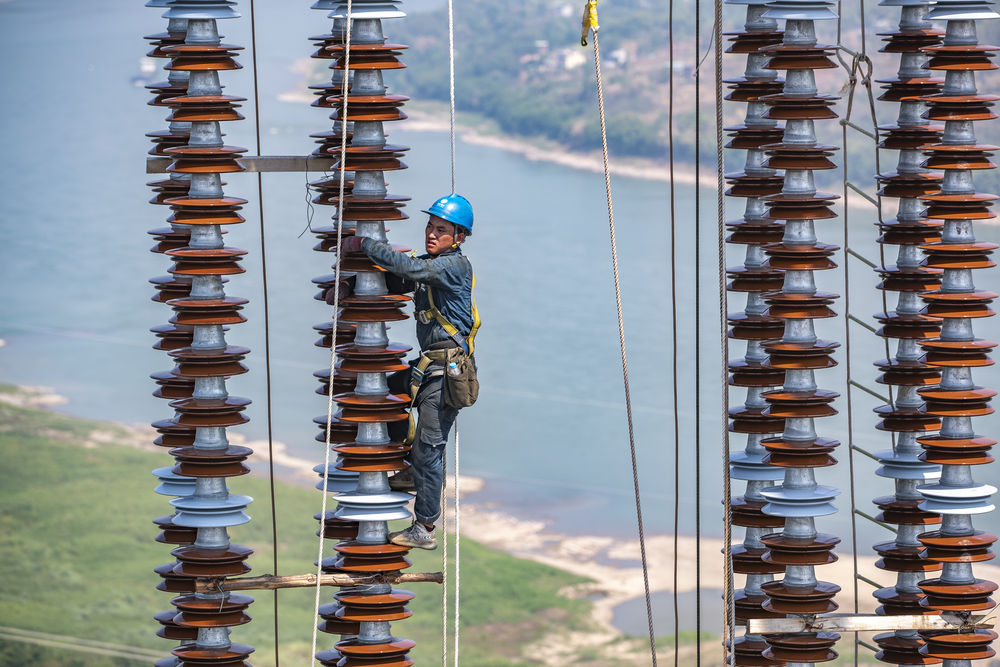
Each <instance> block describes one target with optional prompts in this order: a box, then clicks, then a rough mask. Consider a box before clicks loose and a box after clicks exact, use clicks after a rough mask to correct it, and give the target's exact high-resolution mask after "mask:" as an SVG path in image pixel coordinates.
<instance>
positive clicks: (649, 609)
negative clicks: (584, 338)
mask: <svg viewBox="0 0 1000 667" xmlns="http://www.w3.org/2000/svg"><path fill="white" fill-rule="evenodd" d="M598 29H599V26H598V22H597V0H588V2H587V5H586V7H585V8H584V13H583V35H582V37H581V39H580V43H581V44H582V45H583V46H586V45H587V34H588V31H589V32H592V33H593V35H594V70H595V73H596V76H597V110H598V114H599V116H600V120H601V150H602V157H603V159H604V190H605V193H606V195H607V201H608V230H609V232H610V235H611V268H612V273H613V276H614V283H615V305H616V307H617V310H618V342H619V345H620V347H621V354H622V382H623V384H624V388H625V416H626V419H627V420H628V441H629V452H630V454H631V458H632V485H633V488H634V490H635V514H636V521H637V523H638V526H639V555H640V558H641V560H642V583H643V592H644V595H645V600H646V623H647V626H648V628H649V650H650V658H651V660H652V665H653V667H656V665H657V662H656V637H655V635H654V632H653V605H652V598H651V597H650V594H649V565H648V561H647V558H646V535H645V530H644V528H643V520H642V501H641V497H640V493H639V466H638V462H637V457H636V448H635V427H634V423H633V420H632V392H631V389H630V387H629V378H628V355H627V354H626V348H625V318H624V316H623V314H622V289H621V279H620V277H619V273H618V244H617V241H616V239H615V213H614V206H613V203H612V196H611V166H610V162H609V160H608V128H607V123H606V118H605V114H604V80H603V78H602V76H601V49H600V46H599V44H598V39H597V32H598ZM675 562H676V561H675ZM675 569H676V568H675ZM675 598H676V596H675ZM675 653H676V652H675Z"/></svg>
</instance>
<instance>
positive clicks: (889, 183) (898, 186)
mask: <svg viewBox="0 0 1000 667" xmlns="http://www.w3.org/2000/svg"><path fill="white" fill-rule="evenodd" d="M875 178H876V180H878V182H879V183H881V184H882V186H883V188H882V190H879V191H878V194H881V195H882V196H884V197H910V198H912V197H919V196H920V195H927V194H933V193H935V192H938V191H940V190H941V181H942V180H943V179H944V174H943V173H941V172H924V173H917V174H914V173H905V172H904V173H899V172H897V171H887V172H883V173H881V174H878V175H877V176H876V177H875ZM897 193H898V194H897Z"/></svg>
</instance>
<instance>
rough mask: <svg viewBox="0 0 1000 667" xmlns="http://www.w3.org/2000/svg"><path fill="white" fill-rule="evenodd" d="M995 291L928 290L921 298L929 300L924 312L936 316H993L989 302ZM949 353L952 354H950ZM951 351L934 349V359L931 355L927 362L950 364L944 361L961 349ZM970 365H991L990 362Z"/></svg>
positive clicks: (994, 295)
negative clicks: (958, 291) (954, 291)
mask: <svg viewBox="0 0 1000 667" xmlns="http://www.w3.org/2000/svg"><path fill="white" fill-rule="evenodd" d="M996 297H997V295H996V293H994V292H987V291H985V290H980V291H977V292H963V293H947V292H927V293H925V294H921V295H920V298H921V299H923V300H924V301H926V302H928V303H927V306H926V307H925V308H924V309H923V312H925V313H927V314H928V315H932V316H934V317H967V318H979V317H993V315H994V314H995V313H994V312H993V310H992V309H991V308H990V307H989V304H990V303H991V302H992V301H993V300H994V299H996ZM949 353H950V355H951V356H949ZM949 353H946V352H945V351H944V350H942V349H939V350H935V351H934V354H933V356H934V360H933V361H932V359H931V358H930V357H928V358H927V359H926V361H927V363H937V364H938V365H948V364H945V363H941V362H944V361H945V360H947V359H950V358H951V357H953V356H955V355H958V354H960V350H958V349H953V350H950V351H949ZM969 365H983V366H985V365H989V364H988V363H982V364H972V363H970V364H969Z"/></svg>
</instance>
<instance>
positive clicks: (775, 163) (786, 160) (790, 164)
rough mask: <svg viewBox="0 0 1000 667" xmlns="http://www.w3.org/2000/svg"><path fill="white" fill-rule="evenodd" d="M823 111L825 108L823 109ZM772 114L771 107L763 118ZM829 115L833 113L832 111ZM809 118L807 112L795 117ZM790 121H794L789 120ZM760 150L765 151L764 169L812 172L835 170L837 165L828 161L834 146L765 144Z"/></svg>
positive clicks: (790, 114) (789, 114)
mask: <svg viewBox="0 0 1000 667" xmlns="http://www.w3.org/2000/svg"><path fill="white" fill-rule="evenodd" d="M823 108H824V109H825V107H823ZM772 112H774V108H773V107H772V108H771V109H770V110H769V111H768V112H767V113H765V116H766V115H768V114H770V113H772ZM830 113H833V112H832V111H831V112H830ZM785 115H788V116H792V115H793V114H792V113H790V112H789V113H786V114H785ZM799 115H801V116H809V115H810V114H809V113H807V112H802V113H800V114H797V115H796V116H799ZM790 120H795V118H794V117H793V118H791V119H790ZM761 148H762V149H764V150H766V151H767V155H768V157H767V159H766V160H765V161H764V163H763V165H762V166H764V167H767V168H769V169H812V170H824V169H836V168H837V164H836V163H835V162H834V161H833V160H831V159H830V156H831V155H833V153H832V151H833V150H835V148H836V147H834V146H821V145H818V144H817V145H815V146H795V145H794V144H766V145H764V146H761Z"/></svg>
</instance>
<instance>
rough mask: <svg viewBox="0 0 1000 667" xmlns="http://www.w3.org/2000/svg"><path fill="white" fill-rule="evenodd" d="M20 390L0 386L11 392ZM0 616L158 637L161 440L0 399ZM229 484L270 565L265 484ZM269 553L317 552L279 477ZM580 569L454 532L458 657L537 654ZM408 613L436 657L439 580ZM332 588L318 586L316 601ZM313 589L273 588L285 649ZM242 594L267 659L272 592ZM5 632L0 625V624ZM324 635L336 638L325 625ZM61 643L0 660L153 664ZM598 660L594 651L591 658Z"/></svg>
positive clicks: (164, 508) (260, 568)
mask: <svg viewBox="0 0 1000 667" xmlns="http://www.w3.org/2000/svg"><path fill="white" fill-rule="evenodd" d="M18 391H19V390H17V389H15V388H13V387H10V386H0V393H2V394H5V395H6V396H8V397H10V396H12V395H15V394H16V392H18ZM0 453H2V457H3V464H2V465H0V510H2V511H0V626H10V627H14V628H21V629H25V630H35V631H42V632H47V633H52V634H56V635H65V636H68V637H80V638H86V639H89V640H96V641H102V642H112V643H114V644H119V645H126V646H134V647H140V648H145V649H147V650H148V649H156V650H162V651H163V655H164V656H166V655H167V654H168V652H169V649H170V648H171V647H172V646H173V642H168V641H165V640H162V639H158V638H157V637H156V636H155V634H154V633H155V631H156V628H157V627H158V625H157V624H156V622H155V621H153V620H152V618H151V617H152V616H153V615H154V614H156V613H158V612H160V611H164V610H167V609H170V608H171V607H170V604H169V599H170V595H169V594H166V593H161V592H159V591H156V590H155V588H154V587H155V585H156V584H157V582H158V581H159V578H158V577H157V576H156V575H155V574H153V573H152V569H153V568H154V567H156V566H157V565H159V564H161V563H164V562H167V561H170V560H172V559H171V558H170V557H169V555H168V551H169V549H168V548H167V546H166V545H162V544H157V543H156V542H154V541H153V538H154V537H155V535H156V533H157V531H156V529H155V527H154V526H153V524H152V523H150V520H151V519H153V518H154V517H156V516H160V515H163V514H167V513H169V506H168V505H167V498H165V497H163V496H158V495H156V494H155V493H153V491H152V488H153V487H154V485H155V480H154V478H153V477H152V476H151V475H150V474H149V471H150V470H151V469H153V468H156V467H161V466H164V465H168V464H169V463H170V462H171V461H172V459H171V458H170V457H169V456H168V455H167V454H166V452H164V451H160V450H156V451H153V450H151V449H150V448H149V447H146V446H144V445H143V443H141V442H136V438H135V434H134V433H132V432H131V431H129V430H127V429H125V428H123V427H120V426H117V425H114V424H108V423H101V422H94V421H87V420H81V419H76V418H70V417H65V416H62V415H58V414H55V413H51V412H46V411H42V410H36V409H33V408H30V407H19V406H15V405H12V404H10V403H8V402H0ZM230 482H231V483H230V485H231V487H232V488H233V490H234V491H235V492H239V493H246V494H249V495H251V496H253V497H255V498H256V499H257V500H256V502H255V503H254V504H252V505H251V508H250V512H251V514H253V515H254V521H252V522H251V523H250V524H248V525H246V526H239V527H236V528H234V529H233V530H232V537H233V541H234V542H237V543H240V544H245V545H248V546H250V547H252V548H254V549H255V550H256V553H255V554H254V556H253V557H252V558H251V560H250V565H251V566H252V567H253V570H254V572H255V573H264V572H269V571H270V570H271V557H272V552H271V547H270V544H271V535H270V525H269V520H268V514H269V511H270V507H269V504H268V490H267V483H266V481H265V480H263V479H256V478H253V477H242V478H237V479H233V480H230ZM276 494H277V502H276V505H277V507H278V519H279V525H278V531H279V534H278V557H279V570H280V571H281V573H283V574H292V573H302V572H308V571H310V570H311V569H312V567H313V566H312V563H313V561H314V560H315V556H316V552H315V550H316V539H315V537H314V532H315V529H316V524H315V522H314V521H313V519H312V515H313V514H314V513H315V512H317V511H318V509H319V501H320V498H319V494H318V492H310V491H309V490H307V489H300V488H296V487H292V486H289V485H285V484H279V485H278V486H277V489H276ZM440 559H441V556H440V552H420V553H413V554H411V560H412V561H413V562H414V565H413V568H411V571H414V572H423V571H436V570H440V569H441V560H440ZM580 581H581V579H580V578H578V577H576V576H574V575H571V574H568V573H565V572H563V571H561V570H557V569H554V568H550V567H547V566H544V565H539V564H536V563H532V562H528V561H523V560H519V559H516V558H513V557H511V556H508V555H506V554H503V553H500V552H498V551H494V550H492V549H488V548H486V547H483V546H482V545H479V544H477V543H475V542H471V541H468V540H463V541H462V615H461V620H462V648H461V651H462V664H463V665H470V666H471V665H483V666H485V665H521V664H538V663H537V661H536V660H535V659H533V657H532V644H534V643H537V642H540V641H541V642H542V643H544V641H542V640H543V639H544V638H545V637H546V636H548V635H550V634H555V633H560V632H566V631H573V630H575V631H577V632H581V631H582V632H586V630H587V629H588V627H589V623H590V621H589V617H588V612H589V607H590V604H589V602H587V601H585V600H573V599H569V598H567V597H565V596H563V595H560V594H559V591H560V590H561V589H563V588H564V587H566V586H569V585H571V584H574V583H578V582H580ZM412 589H413V590H414V592H415V593H417V596H418V597H417V599H416V600H414V601H413V603H412V604H411V605H410V607H411V609H412V610H413V612H414V615H413V617H412V618H411V619H408V620H406V621H402V622H398V623H394V624H393V628H394V631H395V632H396V634H398V635H399V636H405V637H410V638H412V639H414V640H416V641H417V643H418V644H417V647H416V649H414V651H413V652H412V654H411V656H412V657H413V658H414V659H415V660H417V661H418V662H419V663H423V664H428V661H438V660H440V636H441V599H440V598H441V588H440V587H439V586H437V585H435V584H416V585H414V586H413V587H412ZM332 593H333V589H326V590H324V593H323V596H324V600H328V599H330V596H331V595H332ZM312 596H313V592H312V590H311V589H299V590H286V591H282V592H281V593H280V597H279V601H280V607H279V621H280V640H281V659H282V660H283V661H287V662H288V664H292V663H293V662H294V663H295V664H305V660H306V658H307V655H308V652H309V645H310V637H311V632H312V624H313V616H312ZM256 598H257V602H256V603H255V604H254V605H252V606H251V608H250V613H251V615H252V616H253V617H254V621H253V623H251V624H249V625H248V626H244V627H241V628H235V629H234V631H233V639H234V641H239V642H245V643H250V644H253V645H254V646H256V647H257V653H256V654H255V655H254V656H252V658H251V661H252V662H253V663H254V664H257V665H270V664H274V657H273V651H274V642H273V637H272V635H271V633H272V628H271V626H272V618H273V617H272V614H271V612H272V599H271V594H270V593H266V592H260V593H258V594H257V595H256ZM2 636H3V633H2V632H0V637H2ZM320 639H321V646H324V647H325V646H330V645H332V643H333V638H331V637H329V636H323V635H321V637H320ZM149 662H150V661H149V660H148V659H146V658H144V659H141V660H130V659H123V658H115V657H108V656H93V655H86V654H76V653H67V652H64V651H61V650H59V649H54V648H51V647H44V646H36V645H30V644H25V643H21V642H12V641H9V640H6V639H3V638H0V665H14V664H17V665H23V664H32V665H41V666H45V665H59V666H60V667H67V666H78V667H99V666H105V665H134V664H140V663H144V664H148V663H149ZM592 664H599V663H592Z"/></svg>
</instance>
